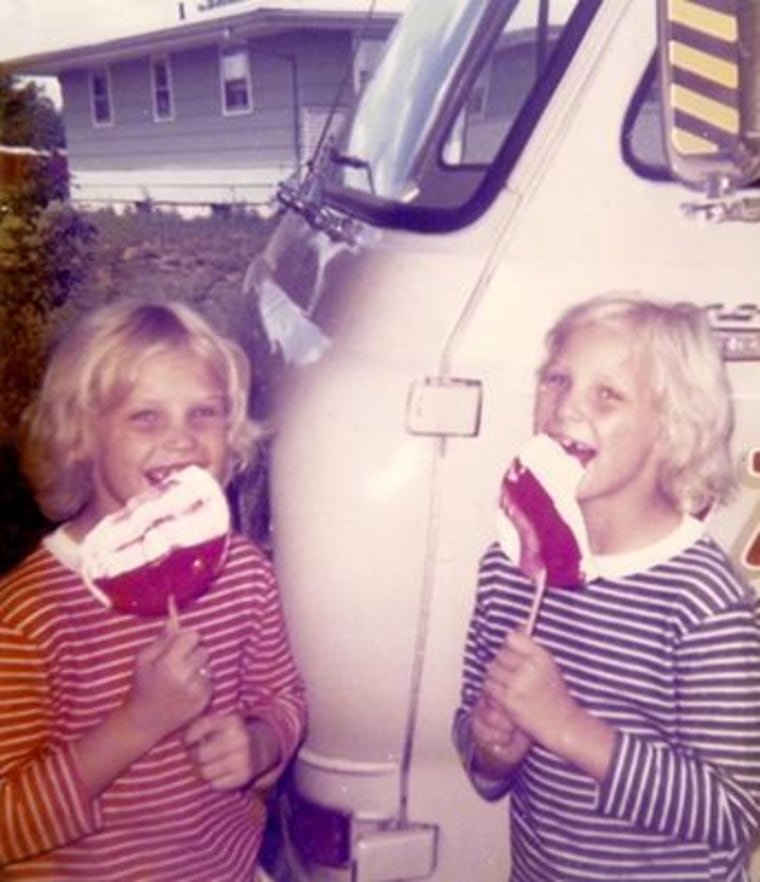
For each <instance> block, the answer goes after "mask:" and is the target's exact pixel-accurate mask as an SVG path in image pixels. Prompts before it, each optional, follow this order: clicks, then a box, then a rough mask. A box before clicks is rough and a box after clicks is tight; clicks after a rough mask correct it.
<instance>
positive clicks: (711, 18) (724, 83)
mask: <svg viewBox="0 0 760 882" xmlns="http://www.w3.org/2000/svg"><path fill="white" fill-rule="evenodd" d="M662 2H665V3H666V6H667V13H666V16H667V46H666V47H663V48H664V51H667V53H668V61H669V68H670V71H671V80H670V82H669V84H668V86H669V90H670V94H669V100H670V105H671V108H672V123H673V124H672V127H671V132H670V139H671V146H672V147H673V149H674V150H676V151H677V152H678V153H679V154H680V155H681V156H684V157H690V156H704V157H714V158H716V159H717V158H719V157H721V156H727V155H732V154H734V152H735V151H736V149H737V148H738V146H739V143H740V141H741V133H742V130H741V123H742V120H741V95H740V88H741V67H740V64H739V4H740V0H662Z"/></svg>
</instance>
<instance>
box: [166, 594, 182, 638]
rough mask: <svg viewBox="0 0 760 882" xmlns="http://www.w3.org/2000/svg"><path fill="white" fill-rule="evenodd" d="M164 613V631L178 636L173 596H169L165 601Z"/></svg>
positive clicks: (177, 622)
mask: <svg viewBox="0 0 760 882" xmlns="http://www.w3.org/2000/svg"><path fill="white" fill-rule="evenodd" d="M166 612H167V618H166V630H167V631H168V632H169V633H170V634H179V631H180V625H179V612H178V610H177V601H176V600H175V599H174V595H173V594H170V595H169V598H168V600H167V601H166Z"/></svg>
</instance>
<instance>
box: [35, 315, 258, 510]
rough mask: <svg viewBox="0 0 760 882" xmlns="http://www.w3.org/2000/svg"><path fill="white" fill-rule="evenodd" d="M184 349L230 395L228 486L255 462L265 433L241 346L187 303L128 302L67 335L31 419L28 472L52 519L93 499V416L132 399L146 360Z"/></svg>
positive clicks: (92, 317) (56, 352)
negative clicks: (252, 408) (251, 406)
mask: <svg viewBox="0 0 760 882" xmlns="http://www.w3.org/2000/svg"><path fill="white" fill-rule="evenodd" d="M178 349H185V350H188V351H190V352H192V353H194V354H195V355H197V356H199V357H200V358H201V359H202V360H203V361H204V362H205V363H206V364H207V365H208V367H209V368H210V370H211V371H212V373H213V374H214V375H215V376H217V377H218V378H219V380H220V382H221V383H222V385H223V387H224V389H225V391H226V396H227V407H228V414H227V418H228V435H227V439H228V444H229V449H230V463H229V466H228V469H227V474H226V475H225V476H224V480H225V482H226V481H228V480H229V479H230V478H231V477H232V475H233V473H234V472H235V470H238V469H242V468H244V467H245V466H246V465H247V464H248V463H249V462H250V461H251V459H252V458H253V456H254V455H255V451H256V442H257V440H258V439H259V438H260V437H261V436H262V434H263V432H262V430H261V428H260V427H259V426H258V425H257V424H256V423H254V422H253V420H251V419H250V418H249V416H248V398H249V393H250V386H251V369H250V364H249V361H248V358H247V356H246V355H245V353H244V352H243V350H242V349H241V348H240V346H239V345H238V344H237V343H235V342H234V341H233V340H231V339H229V338H227V337H225V336H223V335H221V334H219V333H217V332H216V331H215V330H214V329H213V328H212V327H211V325H210V324H209V323H208V322H207V321H206V320H205V319H204V318H203V317H201V316H200V315H199V314H198V313H197V312H195V311H194V310H193V309H191V308H190V307H188V306H186V305H184V304H182V303H173V302H167V303H152V302H145V301H135V300H126V301H124V300H122V301H119V302H117V303H114V304H112V305H109V306H105V307H102V308H101V309H98V310H96V311H94V312H92V313H90V314H89V315H87V316H86V317H85V318H84V319H82V320H81V321H80V322H79V323H78V324H77V325H75V326H74V328H73V329H72V331H70V333H69V334H68V335H67V336H66V337H64V339H63V340H62V341H61V342H60V344H59V345H58V346H57V347H56V349H55V350H54V352H53V355H52V358H51V359H50V362H49V365H48V368H47V371H46V373H45V377H44V380H43V383H42V387H41V389H40V392H39V395H38V396H37V398H36V400H35V401H34V402H33V404H32V405H31V406H30V408H29V409H28V411H27V413H26V414H25V417H24V424H23V443H22V457H21V463H22V469H23V471H24V474H25V475H26V477H27V479H28V480H29V482H30V485H31V487H32V489H33V491H34V493H35V496H36V498H37V502H38V504H39V506H40V508H41V509H42V511H43V513H44V514H45V515H46V516H47V517H48V518H49V519H50V520H52V521H62V520H67V519H68V518H71V517H73V516H74V515H76V514H77V513H78V512H79V511H80V510H81V509H82V508H83V507H84V506H85V505H86V504H87V502H88V501H89V499H90V497H91V495H92V491H93V487H92V454H91V452H90V449H89V447H90V445H89V439H88V429H87V426H88V421H89V419H90V418H91V417H92V415H97V414H99V413H104V412H106V411H108V410H109V409H111V408H112V407H114V406H116V405H117V404H119V403H120V402H121V401H123V400H124V398H125V397H126V396H127V395H128V394H129V392H130V390H131V389H132V387H133V385H134V383H135V381H136V379H137V375H138V372H139V370H140V368H141V366H142V364H143V362H144V361H145V360H146V359H148V358H150V357H151V356H153V355H156V354H158V353H163V352H167V351H175V350H178Z"/></svg>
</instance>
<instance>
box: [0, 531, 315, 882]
mask: <svg viewBox="0 0 760 882" xmlns="http://www.w3.org/2000/svg"><path fill="white" fill-rule="evenodd" d="M54 540H55V541H53V542H50V543H46V544H43V545H42V546H40V547H39V548H38V549H37V550H36V551H35V552H33V553H32V554H31V555H30V556H29V557H28V558H27V559H26V560H25V561H24V562H23V563H22V564H20V565H19V566H18V567H17V568H16V569H15V570H14V571H13V572H11V573H10V574H9V575H8V576H7V577H6V578H4V579H3V580H2V581H0V878H2V879H3V880H38V882H39V880H45V882H64V880H74V879H76V880H97V882H122V880H123V882H127V880H128V882H177V880H182V882H192V880H198V882H201V880H202V882H227V880H230V882H231V880H235V882H237V880H249V879H251V878H252V875H253V870H254V866H255V862H256V856H257V854H258V850H259V847H260V844H261V838H262V834H263V829H264V825H265V821H266V810H265V806H264V802H263V800H262V795H261V794H260V793H259V792H257V790H256V789H254V788H253V787H247V788H245V789H243V790H232V791H230V790H227V791H220V790H214V789H213V788H212V787H211V786H210V785H209V784H208V783H207V782H205V781H203V780H201V779H200V778H199V777H198V775H197V773H196V772H195V771H194V768H193V765H192V764H191V762H190V758H189V757H188V755H187V751H186V749H185V747H184V745H183V742H182V732H178V733H174V734H173V735H171V736H168V737H166V738H165V739H164V740H163V741H161V742H159V743H158V744H157V745H156V746H155V747H154V748H153V749H151V750H150V751H149V752H148V753H146V754H145V755H144V756H142V757H141V758H140V759H139V760H137V761H136V762H135V763H134V764H133V765H132V766H131V767H130V768H129V769H128V770H127V771H125V772H124V773H123V774H122V775H120V776H119V777H118V778H117V779H116V780H115V781H114V782H113V783H112V784H111V785H110V786H109V787H108V788H107V789H106V790H105V791H104V792H103V793H102V794H101V795H100V797H99V798H98V799H96V800H94V801H90V800H88V799H87V798H86V797H85V795H84V792H83V788H82V786H81V783H80V781H79V780H78V777H77V766H76V764H75V762H74V757H73V748H72V745H73V744H74V743H75V742H76V741H77V740H78V739H79V738H80V737H81V736H82V734H83V733H84V732H86V731H87V730H88V729H90V728H91V727H93V726H95V725H97V724H98V723H99V722H100V721H101V720H102V719H103V718H104V717H105V716H106V715H107V714H108V713H109V712H111V711H112V710H114V709H115V708H116V707H118V706H119V705H120V704H121V703H122V701H123V699H124V697H125V695H126V693H127V691H128V689H129V687H130V684H131V679H132V672H133V666H134V661H135V657H136V655H137V653H138V652H139V651H140V650H141V649H143V648H144V647H145V646H146V645H147V644H149V643H151V642H152V641H153V640H155V639H156V638H157V637H158V635H159V634H160V632H161V631H162V629H163V628H164V627H165V622H164V620H163V619H161V618H156V619H151V618H139V617H136V616H131V615H126V614H123V613H118V612H114V611H113V610H111V609H108V608H106V607H105V606H103V605H102V604H100V603H99V602H98V601H97V600H96V599H95V597H94V596H93V595H92V594H91V593H90V591H89V590H88V589H87V588H86V586H85V585H84V583H83V582H82V580H81V578H80V577H79V575H78V573H77V571H76V560H75V557H76V546H75V545H74V543H72V542H71V541H70V540H66V539H65V536H64V534H63V533H62V532H61V531H58V533H56V534H54ZM67 544H68V547H66V546H67ZM51 549H55V552H56V553H55V554H53V553H52V550H51ZM64 561H65V562H64ZM181 618H182V625H183V627H186V628H188V629H195V630H197V631H198V632H199V633H200V634H201V638H202V641H203V644H204V646H205V647H206V648H207V650H208V652H209V659H210V661H209V664H208V667H209V668H210V671H211V675H212V677H213V684H214V695H213V699H212V703H211V707H210V710H211V711H213V712H215V713H233V712H238V713H242V714H243V715H244V716H245V717H256V718H258V719H261V720H264V721H266V722H267V723H268V724H269V725H270V726H271V727H272V729H273V730H274V731H275V732H276V733H277V736H278V740H279V742H280V748H281V752H282V756H283V758H284V761H283V764H282V765H284V764H285V762H286V761H287V759H289V758H290V756H291V755H292V754H293V752H294V751H295V749H296V747H297V745H298V742H299V740H300V738H301V735H302V731H303V727H304V724H305V714H306V711H305V698H304V689H303V684H302V681H301V679H300V677H299V674H298V672H297V670H296V668H295V664H294V662H293V659H292V657H291V654H290V649H289V645H288V640H287V635H286V630H285V624H284V620H283V615H282V611H281V607H280V601H279V596H278V591H277V586H276V583H275V579H274V575H273V572H272V568H271V565H270V563H269V561H268V560H267V558H266V557H265V555H264V554H263V553H262V552H261V551H260V550H259V549H258V548H256V546H254V545H253V544H252V543H251V542H249V541H248V540H247V539H244V538H243V537H241V536H234V537H233V539H232V542H231V544H230V549H229V553H228V557H227V560H226V562H225V566H224V569H223V571H222V573H221V574H220V575H219V576H218V577H217V579H216V580H215V582H214V583H213V585H212V586H211V588H210V589H209V590H208V592H207V593H206V594H204V595H203V596H202V597H201V598H199V599H198V600H196V601H195V602H194V603H193V604H192V605H191V606H190V607H188V608H187V609H186V610H184V611H183V612H182V616H181Z"/></svg>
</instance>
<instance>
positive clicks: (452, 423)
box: [406, 377, 483, 438]
mask: <svg viewBox="0 0 760 882" xmlns="http://www.w3.org/2000/svg"><path fill="white" fill-rule="evenodd" d="M482 401H483V384H482V383H481V381H480V380H468V379H462V378H461V377H426V378H425V379H424V380H419V381H417V382H415V383H412V386H411V388H410V390H409V397H408V399H407V406H406V428H407V431H409V432H411V433H412V434H413V435H442V436H446V435H456V436H459V437H465V438H468V437H474V436H475V435H477V434H478V431H479V430H480V411H481V407H482Z"/></svg>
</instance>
